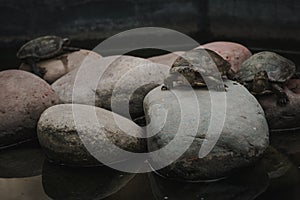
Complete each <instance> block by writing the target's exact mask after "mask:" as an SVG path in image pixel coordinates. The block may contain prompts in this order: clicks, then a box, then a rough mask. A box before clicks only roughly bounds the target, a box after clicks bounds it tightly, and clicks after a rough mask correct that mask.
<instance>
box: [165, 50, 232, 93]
mask: <svg viewBox="0 0 300 200" xmlns="http://www.w3.org/2000/svg"><path fill="white" fill-rule="evenodd" d="M230 67H231V65H230V63H229V62H228V61H226V60H225V59H223V58H222V57H221V56H220V55H218V54H217V53H215V52H214V51H211V50H209V49H194V50H191V51H188V52H186V53H185V54H184V55H182V56H180V57H178V58H177V59H176V60H175V62H174V63H173V65H172V66H171V69H170V75H169V76H168V77H167V78H166V79H165V81H164V85H163V86H162V88H161V89H162V90H168V89H171V88H173V84H174V82H176V83H179V84H188V85H190V86H192V87H203V86H207V84H208V85H209V86H211V87H212V89H215V90H218V91H221V90H223V91H224V90H225V88H224V84H223V81H222V79H221V77H222V76H224V75H228V74H229V73H230V72H231V71H230ZM231 73H232V72H231Z"/></svg>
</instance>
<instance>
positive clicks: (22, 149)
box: [0, 141, 45, 178]
mask: <svg viewBox="0 0 300 200" xmlns="http://www.w3.org/2000/svg"><path fill="white" fill-rule="evenodd" d="M44 160H45V154H44V152H43V150H42V149H41V147H40V146H39V144H38V142H37V141H34V142H33V143H26V144H22V145H20V146H18V147H17V148H11V149H4V150H2V151H0V161H1V162H0V178H23V177H32V176H38V175H41V174H42V167H43V163H44Z"/></svg>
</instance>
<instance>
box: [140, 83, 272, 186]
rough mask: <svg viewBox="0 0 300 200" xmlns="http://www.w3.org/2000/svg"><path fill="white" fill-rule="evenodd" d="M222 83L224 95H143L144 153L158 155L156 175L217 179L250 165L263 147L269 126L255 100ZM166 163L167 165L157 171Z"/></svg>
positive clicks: (183, 91) (154, 159)
mask: <svg viewBox="0 0 300 200" xmlns="http://www.w3.org/2000/svg"><path fill="white" fill-rule="evenodd" d="M224 83H225V84H226V85H227V92H217V91H208V90H207V88H197V89H194V90H192V89H191V88H180V87H177V88H176V87H174V89H171V90H169V91H162V90H161V87H158V88H156V89H154V90H152V91H151V92H150V93H149V94H148V95H147V96H146V97H145V100H144V105H145V113H146V119H147V122H148V123H149V125H148V131H147V135H148V137H149V136H152V137H151V138H149V140H148V149H149V151H151V152H157V151H159V153H156V154H154V155H155V156H152V162H151V165H152V166H153V168H154V169H159V170H158V173H160V174H161V175H163V176H165V177H168V178H171V179H180V180H189V181H199V180H210V179H218V178H221V177H225V176H228V175H229V174H230V173H232V172H234V171H235V170H237V169H239V168H242V167H245V166H249V165H251V164H253V163H254V162H255V161H256V160H257V159H258V158H259V157H260V155H261V154H262V153H263V152H264V151H265V149H266V148H267V147H268V144H269V133H268V125H267V122H266V119H265V116H264V112H263V110H262V108H261V106H260V105H259V103H258V102H257V100H256V99H255V97H254V96H252V95H251V94H250V93H249V92H248V91H247V89H246V88H244V87H243V86H241V85H240V84H238V83H236V82H232V81H226V82H224ZM153 135H154V136H153ZM166 160H167V161H170V163H171V164H170V165H168V166H167V167H164V168H162V169H160V168H159V167H161V166H162V163H165V162H166Z"/></svg>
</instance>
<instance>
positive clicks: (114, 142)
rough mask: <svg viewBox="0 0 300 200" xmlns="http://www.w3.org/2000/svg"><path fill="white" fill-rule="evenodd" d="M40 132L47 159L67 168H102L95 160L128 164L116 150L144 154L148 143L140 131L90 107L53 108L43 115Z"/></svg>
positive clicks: (131, 123) (111, 114) (125, 122)
mask: <svg viewBox="0 0 300 200" xmlns="http://www.w3.org/2000/svg"><path fill="white" fill-rule="evenodd" d="M120 124H121V125H122V126H119V125H120ZM37 130H38V139H39V142H40V144H41V146H42V147H43V148H44V150H45V153H46V155H47V157H48V159H49V160H51V161H53V162H56V163H59V164H64V165H71V166H97V165H102V164H103V163H101V162H100V161H98V160H97V159H96V158H103V159H105V160H106V163H109V164H110V163H118V162H121V161H124V160H126V159H125V158H124V156H123V154H122V151H120V150H119V149H117V148H116V147H118V148H121V149H122V150H125V151H129V152H143V151H145V143H144V142H143V141H141V140H140V139H139V138H138V137H142V136H143V129H142V128H141V127H139V126H137V125H136V124H135V123H133V122H132V121H130V120H128V119H126V118H124V117H122V116H120V115H118V114H114V113H112V112H110V111H107V110H105V109H102V108H98V107H94V106H89V105H80V104H61V105H57V106H53V107H51V108H49V109H47V110H46V111H45V112H44V113H43V114H42V116H41V118H40V120H39V123H38V129H37ZM94 156H95V157H96V158H95V157H94ZM98 156H99V157H98ZM104 164H105V163H104Z"/></svg>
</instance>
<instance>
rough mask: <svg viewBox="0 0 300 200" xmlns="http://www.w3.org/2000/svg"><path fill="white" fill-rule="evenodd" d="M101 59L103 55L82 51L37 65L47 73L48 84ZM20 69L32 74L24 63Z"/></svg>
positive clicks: (44, 77) (45, 77)
mask: <svg viewBox="0 0 300 200" xmlns="http://www.w3.org/2000/svg"><path fill="white" fill-rule="evenodd" d="M100 58H102V56H101V55H99V54H97V53H95V52H93V51H89V50H84V49H82V50H80V51H75V52H72V53H66V54H63V55H61V56H58V57H56V58H52V59H48V60H43V61H40V62H37V63H36V65H37V66H38V67H39V68H41V69H42V70H43V71H45V75H44V76H43V79H44V80H46V81H47V82H48V83H53V82H54V81H56V80H57V79H59V78H60V77H62V76H63V75H65V74H67V73H68V72H70V71H72V70H73V69H75V68H77V67H79V66H80V65H81V64H82V63H85V64H86V63H89V62H94V61H96V60H98V59H100ZM19 69H21V70H24V71H28V72H32V70H31V67H30V66H29V65H28V64H25V63H22V64H21V66H20V67H19Z"/></svg>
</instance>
